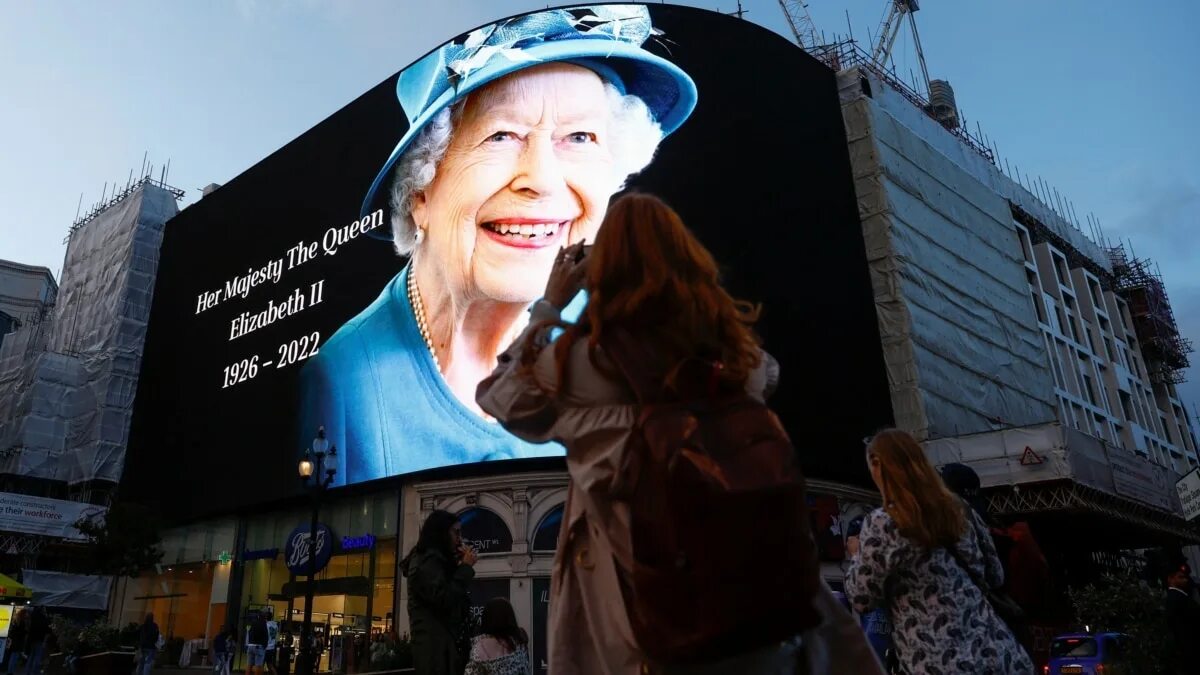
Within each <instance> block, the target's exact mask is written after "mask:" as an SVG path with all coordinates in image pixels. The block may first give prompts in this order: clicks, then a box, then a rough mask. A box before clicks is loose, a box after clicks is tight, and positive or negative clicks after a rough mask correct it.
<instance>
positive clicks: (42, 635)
mask: <svg viewBox="0 0 1200 675" xmlns="http://www.w3.org/2000/svg"><path fill="white" fill-rule="evenodd" d="M48 635H50V617H48V616H46V608H45V607H34V608H33V612H32V613H31V614H30V615H29V633H28V637H27V640H28V642H27V645H26V648H25V652H26V654H28V656H29V662H28V664H26V666H25V675H38V672H40V671H41V669H42V659H43V658H44V657H45V656H46V637H47V636H48Z"/></svg>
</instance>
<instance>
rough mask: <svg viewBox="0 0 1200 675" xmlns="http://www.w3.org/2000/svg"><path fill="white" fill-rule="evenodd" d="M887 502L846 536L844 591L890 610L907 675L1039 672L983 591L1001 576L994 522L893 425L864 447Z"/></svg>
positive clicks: (858, 604) (860, 606) (863, 607)
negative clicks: (991, 528)
mask: <svg viewBox="0 0 1200 675" xmlns="http://www.w3.org/2000/svg"><path fill="white" fill-rule="evenodd" d="M867 465H868V467H869V468H870V471H871V479H872V480H873V481H874V482H875V486H876V487H877V488H879V494H880V496H882V498H883V503H884V506H883V507H882V508H878V509H875V510H874V511H873V512H871V514H870V515H869V516H868V517H867V519H866V521H865V522H864V523H863V526H862V531H861V533H860V534H859V536H858V537H857V538H851V539H849V540H847V542H846V544H847V553H849V554H850V555H851V556H852V561H851V564H850V567H849V570H848V571H847V573H846V594H847V595H848V596H849V597H850V601H851V603H852V604H853V606H854V608H855V610H856V611H858V612H860V613H862V612H867V611H870V610H872V609H874V608H876V607H885V608H887V610H888V612H889V613H890V614H891V620H892V626H893V633H892V640H893V642H894V644H895V645H896V648H897V651H898V652H899V657H900V663H901V665H902V667H903V669H904V672H905V673H908V674H909V675H917V674H919V673H930V674H934V673H988V674H994V675H1010V674H1024V673H1030V674H1032V673H1033V664H1032V663H1031V662H1030V661H1029V657H1028V655H1026V654H1025V651H1024V650H1023V649H1021V647H1020V646H1019V645H1018V644H1017V642H1016V640H1015V639H1014V638H1013V635H1012V633H1011V632H1010V631H1009V629H1008V627H1007V626H1006V625H1005V624H1004V621H1003V620H1002V619H1001V618H1000V616H999V615H997V614H996V612H995V610H994V609H993V608H992V606H991V604H990V603H989V602H988V600H987V596H986V595H985V588H986V589H996V588H999V587H1000V586H1001V585H1002V584H1003V582H1004V572H1003V570H1002V568H1001V566H1000V559H999V557H997V555H996V549H995V546H994V545H993V544H992V539H991V537H990V536H989V534H988V528H987V525H985V524H984V523H983V521H982V520H980V518H979V516H978V515H977V514H975V512H974V511H973V510H972V509H970V508H968V507H967V506H966V504H965V503H964V502H963V501H962V500H961V499H960V498H959V497H957V496H955V495H954V494H953V493H952V492H950V491H949V490H948V489H947V488H946V486H945V484H944V483H943V482H942V480H941V477H940V476H939V475H938V473H937V471H935V470H934V468H933V466H932V465H931V464H930V463H929V460H928V459H927V458H926V457H925V452H924V451H923V450H922V449H921V445H920V444H919V443H917V441H916V439H914V438H913V437H912V436H910V435H909V434H907V433H905V432H904V431H900V430H898V429H888V430H885V431H881V432H879V433H878V434H876V435H875V437H874V438H872V439H871V440H870V442H869V443H868V444H867Z"/></svg>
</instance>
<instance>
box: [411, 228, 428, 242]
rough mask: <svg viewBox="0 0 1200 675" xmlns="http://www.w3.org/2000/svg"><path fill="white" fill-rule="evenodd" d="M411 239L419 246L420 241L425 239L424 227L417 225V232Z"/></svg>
mask: <svg viewBox="0 0 1200 675" xmlns="http://www.w3.org/2000/svg"><path fill="white" fill-rule="evenodd" d="M413 240H414V241H416V242H417V246H420V245H421V242H423V241H425V228H423V227H418V228H417V233H416V234H414V235H413Z"/></svg>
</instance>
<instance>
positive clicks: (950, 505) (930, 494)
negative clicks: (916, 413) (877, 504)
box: [867, 429, 967, 548]
mask: <svg viewBox="0 0 1200 675" xmlns="http://www.w3.org/2000/svg"><path fill="white" fill-rule="evenodd" d="M867 456H868V461H871V462H875V461H878V462H879V465H880V466H879V476H880V481H879V482H880V486H879V489H880V492H882V493H883V495H882V496H883V501H884V504H885V506H884V510H885V511H887V514H888V515H889V516H891V517H892V520H893V521H895V523H896V528H897V529H898V530H899V531H900V534H902V535H904V536H905V537H908V538H909V539H911V540H913V541H915V542H917V543H918V544H920V545H922V546H924V547H925V548H936V547H938V546H947V547H953V546H954V545H955V544H957V543H958V540H959V539H961V538H962V536H963V533H964V532H965V531H966V527H967V520H966V512H965V511H964V509H963V502H962V500H961V499H960V498H959V497H958V496H957V495H955V494H954V493H953V492H951V491H950V490H949V489H948V488H947V487H946V485H945V483H943V482H942V478H941V476H939V475H938V473H937V471H936V470H934V468H933V465H932V464H930V463H929V459H928V458H927V457H926V456H925V451H924V450H922V449H921V444H920V443H917V440H916V439H915V438H913V437H912V436H911V435H909V434H908V433H907V432H904V431H901V430H899V429H884V430H883V431H880V432H879V433H877V434H875V437H874V438H872V439H871V442H870V443H869V444H868V445H867Z"/></svg>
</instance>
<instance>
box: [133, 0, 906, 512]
mask: <svg viewBox="0 0 1200 675" xmlns="http://www.w3.org/2000/svg"><path fill="white" fill-rule="evenodd" d="M626 189H636V190H640V191H647V192H652V193H654V194H657V195H659V196H661V197H663V198H664V199H665V200H667V201H668V202H669V203H670V204H671V205H672V206H673V207H674V208H675V209H676V210H677V211H678V212H679V213H680V214H681V215H682V216H683V218H684V220H685V222H686V223H687V224H688V225H689V226H690V227H691V228H692V229H693V230H694V231H695V232H696V233H697V234H698V236H699V237H700V239H701V240H702V241H704V243H705V244H706V245H707V246H708V247H709V248H710V249H711V250H712V251H713V252H714V254H715V256H716V258H717V260H718V261H719V262H720V263H721V265H722V266H723V269H724V270H725V280H726V282H727V285H728V286H729V287H730V288H731V290H732V291H733V293H734V294H735V295H736V296H738V297H741V298H745V299H749V300H752V301H756V302H761V303H762V304H763V306H764V315H763V319H762V321H761V322H760V324H759V326H758V328H759V331H760V333H761V335H762V336H763V338H764V340H765V346H766V348H767V350H768V351H770V352H771V353H772V354H773V355H774V356H775V357H776V358H777V360H778V361H779V363H780V366H781V379H780V386H779V389H778V390H777V392H776V394H775V396H774V398H773V399H772V401H771V403H772V405H773V407H774V408H775V409H776V410H777V411H778V412H779V414H780V416H781V418H782V419H783V420H784V422H785V424H787V425H788V427H789V429H790V431H791V433H792V434H793V436H794V437H795V439H794V440H795V441H796V445H797V446H798V447H799V448H800V451H801V454H802V458H801V459H802V461H803V463H804V465H805V467H806V469H807V470H808V472H809V474H811V475H817V476H822V477H827V478H834V479H861V478H862V475H861V474H860V473H859V472H860V471H861V443H860V442H859V439H861V438H862V437H863V436H864V435H865V434H867V433H869V432H871V431H873V430H874V429H875V428H877V427H878V426H880V425H883V424H887V423H889V422H890V421H891V409H890V403H889V399H888V389H887V381H886V376H885V373H884V367H883V360H882V355H881V351H880V346H879V338H878V332H877V328H876V318H875V310H874V305H873V302H872V294H871V289H870V282H869V277H868V273H867V267H866V258H865V253H864V247H863V240H862V234H861V228H860V225H859V220H858V212H857V207H856V203H855V196H854V190H853V183H852V177H851V173H850V166H849V160H848V149H847V142H846V137H845V133H844V131H843V125H842V119H841V113H840V106H839V101H838V93H837V84H836V79H835V76H834V73H833V72H831V71H830V70H829V69H828V68H826V67H825V66H823V65H822V64H820V63H819V62H817V61H816V60H815V59H813V58H811V57H810V56H808V55H807V54H805V53H804V52H803V51H802V50H800V49H799V48H797V47H796V46H795V45H793V44H791V43H790V42H788V41H787V40H785V39H784V38H783V37H781V36H778V35H776V34H774V33H772V32H770V31H768V30H766V29H764V28H761V27H759V26H757V25H755V24H753V23H750V22H747V21H743V20H740V19H736V18H734V17H730V16H725V15H722V14H719V13H715V12H709V11H706V10H699V9H693V8H685V7H677V6H671V5H658V4H652V5H597V6H587V7H572V8H564V9H553V10H545V11H539V12H536V13H531V14H526V15H521V16H516V17H510V18H508V19H504V20H501V21H498V22H495V23H492V24H488V25H486V26H482V27H477V28H473V29H470V30H467V31H466V32H464V33H463V34H462V35H460V36H458V37H456V38H454V39H452V40H450V41H449V42H447V43H445V44H444V45H442V46H441V47H439V48H438V49H436V50H434V51H433V52H430V53H429V54H428V55H426V56H425V57H424V58H422V59H420V60H419V61H417V62H416V63H413V64H411V65H410V66H408V67H407V68H405V69H404V70H401V71H400V72H398V73H397V74H396V75H394V76H392V77H391V78H389V79H388V80H386V81H385V82H383V83H381V84H380V85H379V86H377V87H375V88H374V89H372V90H371V91H369V92H367V93H366V94H365V95H363V96H362V97H360V98H359V99H357V100H355V101H354V102H352V103H351V104H349V105H348V106H346V107H345V108H343V109H342V110H340V111H338V112H337V113H335V114H334V115H332V116H331V117H329V118H328V119H327V120H325V121H324V122H322V123H321V124H319V125H318V126H317V127H315V128H313V129H312V130H310V131H309V132H307V133H305V134H304V135H302V136H301V137H299V138H297V139H296V140H295V141H293V142H292V143H290V144H288V145H287V146H285V147H284V148H282V149H280V150H279V151H277V152H276V153H274V154H273V155H271V156H270V157H268V158H266V159H265V160H263V161H262V162H260V163H258V164H257V165H255V166H253V167H252V168H250V169H249V170H247V171H246V172H245V173H244V174H242V175H240V176H238V177H237V178H235V179H234V180H232V181H230V182H228V183H227V184H225V185H224V186H223V187H221V188H219V189H218V190H216V191H215V192H213V193H212V194H210V195H209V196H207V197H204V198H203V199H202V200H200V201H199V202H197V203H196V204H193V205H191V206H189V207H188V208H186V209H185V210H184V211H183V212H182V213H180V214H179V215H178V216H177V217H176V218H174V219H173V220H172V221H171V222H170V223H169V224H168V225H167V228H166V233H165V237H164V242H163V248H162V257H161V263H160V272H159V277H158V281H157V286H156V289H155V297H154V304H153V309H152V314H151V320H150V327H149V330H148V336H147V345H146V351H145V357H144V362H143V372H142V377H141V380H140V385H139V390H138V395H137V401H136V412H135V418H134V422H133V429H132V434H131V436H132V440H131V445H130V449H129V453H128V456H127V468H126V480H125V488H124V489H125V491H126V494H127V496H130V497H133V498H137V499H141V500H146V501H150V500H153V499H155V498H156V497H158V498H160V499H159V501H160V503H162V505H163V508H165V509H167V510H168V511H171V512H174V513H177V514H183V513H186V514H188V515H196V514H198V513H202V512H208V511H217V510H226V509H230V508H236V507H238V506H242V505H246V504H252V503H256V502H260V501H266V500H270V499H275V498H280V497H285V496H288V495H291V494H294V493H295V492H296V491H297V489H298V488H299V482H298V481H297V479H296V475H295V466H296V462H297V460H298V459H299V457H300V455H301V453H302V452H303V450H304V449H305V448H306V447H307V446H308V445H309V444H310V442H311V439H312V438H313V437H314V436H315V435H316V431H317V429H318V427H324V428H325V429H326V431H327V434H328V438H329V441H330V442H331V443H332V444H333V445H335V446H336V448H337V455H336V460H335V467H336V469H337V473H336V474H335V486H338V487H340V486H346V485H351V484H358V483H365V482H368V481H373V480H379V479H385V478H389V477H392V476H396V475H401V474H410V473H413V472H419V471H424V470H428V469H437V468H443V467H452V466H464V465H475V464H476V463H479V462H491V461H495V460H521V459H525V458H536V457H556V456H561V455H562V454H563V449H562V448H561V447H560V446H558V445H557V444H554V443H549V444H529V443H526V442H523V441H521V440H518V439H517V438H515V437H513V436H511V435H509V434H508V433H507V432H506V431H505V430H504V429H503V428H502V427H501V426H499V425H498V424H496V423H495V422H494V421H492V420H490V419H488V418H487V416H486V415H484V414H483V413H482V411H481V410H480V409H479V408H478V406H477V405H476V403H475V400H474V394H475V389H476V385H477V384H478V382H479V381H480V380H481V379H482V378H484V377H485V376H486V375H487V374H488V373H490V372H491V370H492V368H493V366H494V365H495V362H496V356H497V354H498V353H499V352H500V351H502V350H503V349H504V348H505V347H507V345H508V344H509V342H510V341H511V339H512V338H513V337H514V336H515V335H516V334H517V333H519V332H520V330H521V328H522V327H523V325H524V323H525V321H526V320H527V318H528V313H527V311H526V310H527V308H528V307H529V305H530V304H531V303H532V302H533V301H534V300H536V299H537V298H539V297H540V296H541V294H542V291H543V289H544V287H545V283H546V279H547V276H548V274H549V271H550V266H551V264H552V262H553V258H554V256H555V254H556V253H557V251H558V250H559V247H560V246H565V245H567V244H569V243H572V242H576V241H579V240H586V239H589V238H591V237H593V236H594V234H595V232H596V229H597V227H598V226H599V223H600V222H601V219H602V218H603V215H604V212H605V209H606V207H607V204H608V203H609V201H610V199H611V198H612V197H613V196H614V195H616V194H619V193H621V191H622V190H626ZM574 309H576V310H577V309H578V306H576V307H575V308H574ZM511 466H512V467H513V468H514V469H517V468H519V467H520V463H519V461H518V462H514V463H512V464H511ZM218 487H219V488H220V494H221V497H220V498H219V499H217V498H216V497H215V496H216V495H217V494H218V492H216V491H214V488H218ZM162 495H170V497H169V499H166V498H162Z"/></svg>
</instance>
